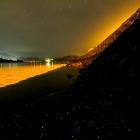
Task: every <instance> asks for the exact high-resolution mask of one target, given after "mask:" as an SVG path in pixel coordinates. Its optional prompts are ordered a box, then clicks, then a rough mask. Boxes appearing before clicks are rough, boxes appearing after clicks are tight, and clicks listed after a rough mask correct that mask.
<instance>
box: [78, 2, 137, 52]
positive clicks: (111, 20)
mask: <svg viewBox="0 0 140 140" xmlns="http://www.w3.org/2000/svg"><path fill="white" fill-rule="evenodd" d="M138 8H140V1H139V2H138V3H137V4H136V5H135V6H134V7H133V8H130V9H126V7H125V8H122V9H121V10H120V11H118V13H117V14H118V15H117V16H116V14H111V15H110V16H108V17H107V18H106V19H104V20H103V21H104V23H103V22H101V23H99V24H98V25H97V26H96V27H93V24H92V25H90V26H89V27H88V28H89V29H88V31H87V32H86V34H85V35H84V36H83V39H81V40H82V42H80V44H78V46H81V47H80V48H84V50H85V53H86V52H87V51H89V50H90V49H93V48H95V47H96V46H98V45H99V44H100V43H101V42H103V41H104V40H105V39H106V38H107V37H108V36H109V35H111V34H112V33H113V32H114V31H115V30H117V29H118V28H119V27H120V26H121V25H122V24H123V23H124V22H125V21H126V20H127V19H128V18H130V17H131V15H132V14H134V13H135V12H136V11H137V9H138ZM93 28H94V31H93Z"/></svg>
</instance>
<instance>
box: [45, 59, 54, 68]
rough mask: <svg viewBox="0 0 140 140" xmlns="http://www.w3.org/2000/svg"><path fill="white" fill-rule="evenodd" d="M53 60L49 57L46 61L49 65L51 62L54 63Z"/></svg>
mask: <svg viewBox="0 0 140 140" xmlns="http://www.w3.org/2000/svg"><path fill="white" fill-rule="evenodd" d="M53 60H54V59H50V58H47V59H46V60H45V61H46V63H47V66H50V65H51V64H53Z"/></svg>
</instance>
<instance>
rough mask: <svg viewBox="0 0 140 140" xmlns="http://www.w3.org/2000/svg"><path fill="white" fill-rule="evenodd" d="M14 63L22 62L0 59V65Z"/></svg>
mask: <svg viewBox="0 0 140 140" xmlns="http://www.w3.org/2000/svg"><path fill="white" fill-rule="evenodd" d="M15 62H23V61H22V60H8V59H3V58H0V63H15Z"/></svg>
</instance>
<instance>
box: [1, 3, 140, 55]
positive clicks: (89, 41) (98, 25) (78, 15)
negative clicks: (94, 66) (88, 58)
mask: <svg viewBox="0 0 140 140" xmlns="http://www.w3.org/2000/svg"><path fill="white" fill-rule="evenodd" d="M139 7H140V0H0V53H11V54H14V55H15V56H17V57H18V56H49V57H54V56H64V55H82V54H84V53H86V52H87V51H88V49H90V48H92V47H96V46H97V45H98V44H99V43H100V42H101V41H103V40H104V39H105V38H106V37H107V36H108V35H109V34H111V33H112V32H113V31H114V30H115V29H116V28H118V27H119V26H120V25H121V23H122V22H124V21H125V20H126V19H127V18H128V17H129V16H130V15H131V14H132V13H134V12H135V11H136V10H137V8H139Z"/></svg>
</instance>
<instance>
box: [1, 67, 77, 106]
mask: <svg viewBox="0 0 140 140" xmlns="http://www.w3.org/2000/svg"><path fill="white" fill-rule="evenodd" d="M78 71H79V70H78V69H77V68H74V67H70V68H68V67H65V66H64V67H61V68H58V69H55V70H53V71H50V72H48V73H45V74H41V75H38V76H35V77H32V78H29V79H27V80H23V81H21V82H19V83H16V84H13V85H9V86H6V87H3V88H0V104H1V105H2V106H3V104H6V105H8V104H11V103H15V102H17V103H18V102H19V103H21V102H24V101H25V102H27V101H28V100H36V99H38V98H40V97H42V96H45V95H49V94H53V93H54V92H57V91H61V90H64V89H66V88H68V87H70V86H71V85H72V84H73V83H74V81H75V80H76V79H77V76H78ZM69 75H72V77H69Z"/></svg>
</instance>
